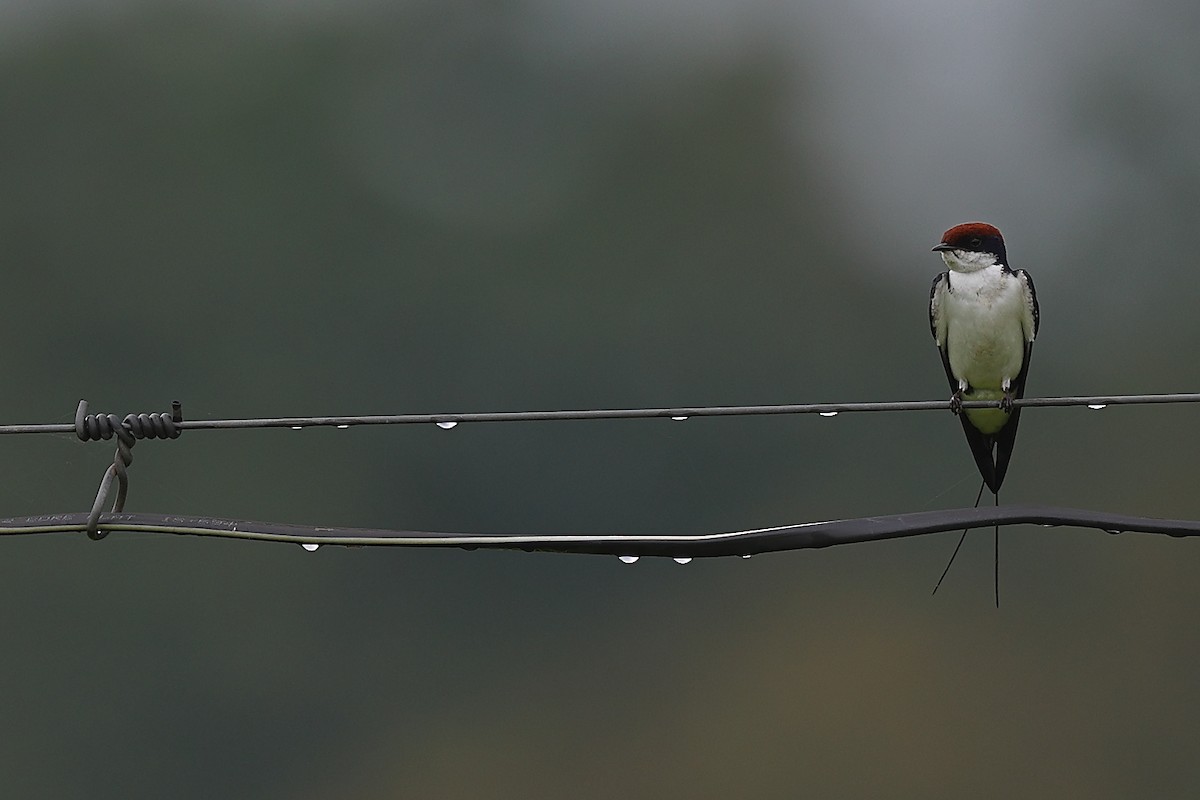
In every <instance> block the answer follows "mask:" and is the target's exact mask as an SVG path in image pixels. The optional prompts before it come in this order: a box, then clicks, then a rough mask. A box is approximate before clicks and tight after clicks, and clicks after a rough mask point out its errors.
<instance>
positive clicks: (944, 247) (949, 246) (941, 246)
mask: <svg viewBox="0 0 1200 800" xmlns="http://www.w3.org/2000/svg"><path fill="white" fill-rule="evenodd" d="M953 249H954V245H952V244H946V243H945V242H942V243H941V244H939V245H938V246H937V247H935V248H933V252H935V253H942V252H945V251H947V250H953Z"/></svg>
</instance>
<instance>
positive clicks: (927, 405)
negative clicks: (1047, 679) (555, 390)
mask: <svg viewBox="0 0 1200 800" xmlns="http://www.w3.org/2000/svg"><path fill="white" fill-rule="evenodd" d="M1162 403H1200V393H1195V392H1193V393H1174V394H1120V395H1091V396H1071V397H1027V398H1024V399H1022V400H1016V401H1014V402H1013V405H1014V406H1016V407H1020V408H1044V407H1048V406H1059V407H1061V406H1089V407H1091V408H1103V407H1104V406H1118V405H1150V404H1162ZM999 406H1000V404H999V402H998V401H985V400H970V401H965V402H964V403H963V404H962V407H963V408H999ZM949 408H950V401H949V400H911V401H895V402H868V403H793V404H787V405H754V406H677V407H673V408H612V409H583V410H568V411H487V412H471V413H440V414H365V415H350V416H310V417H251V418H246V419H193V420H183V421H180V422H176V423H175V427H176V428H177V429H179V430H218V429H231V428H234V429H236V428H312V427H340V428H348V427H351V426H354V425H418V424H423V423H437V424H440V425H442V426H443V427H453V426H454V425H457V424H459V423H464V422H541V421H550V420H584V419H652V418H662V417H666V418H670V419H685V418H688V417H736V416H765V415H778V414H823V415H825V416H833V415H836V414H852V413H861V412H872V411H939V410H940V411H946V410H948V409H949ZM75 432H76V426H75V424H74V423H33V424H11V425H0V435H2V434H28V433H32V434H37V433H75Z"/></svg>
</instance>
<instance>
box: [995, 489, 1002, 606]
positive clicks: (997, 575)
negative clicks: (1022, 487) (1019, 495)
mask: <svg viewBox="0 0 1200 800" xmlns="http://www.w3.org/2000/svg"><path fill="white" fill-rule="evenodd" d="M1001 477H1003V476H1001ZM992 496H993V497H994V498H995V499H996V506H997V507H999V505H1000V493H999V492H996V493H995V494H993V495H992ZM992 547H993V550H994V552H993V554H992V585H993V586H994V587H995V589H996V608H999V607H1000V526H999V525H997V526H996V527H994V528H992Z"/></svg>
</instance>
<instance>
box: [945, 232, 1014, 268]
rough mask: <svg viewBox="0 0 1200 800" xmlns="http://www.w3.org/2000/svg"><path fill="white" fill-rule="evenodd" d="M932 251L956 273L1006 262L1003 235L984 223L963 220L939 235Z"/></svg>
mask: <svg viewBox="0 0 1200 800" xmlns="http://www.w3.org/2000/svg"><path fill="white" fill-rule="evenodd" d="M933 249H934V252H938V253H941V254H942V261H945V262H946V266H947V267H949V268H950V269H952V270H955V271H957V272H975V271H977V270H981V269H986V268H987V267H993V266H995V265H996V264H1007V263H1008V256H1007V255H1006V254H1005V252H1004V237H1003V236H1001V235H1000V231H999V229H997V228H996V227H995V226H994V225H988V224H987V223H986V222H964V223H963V224H961V225H955V226H954V227H953V228H951V229H950V230H948V231H946V232H945V233H943V234H942V241H941V243H940V244H938V246H937V247H935V248H933Z"/></svg>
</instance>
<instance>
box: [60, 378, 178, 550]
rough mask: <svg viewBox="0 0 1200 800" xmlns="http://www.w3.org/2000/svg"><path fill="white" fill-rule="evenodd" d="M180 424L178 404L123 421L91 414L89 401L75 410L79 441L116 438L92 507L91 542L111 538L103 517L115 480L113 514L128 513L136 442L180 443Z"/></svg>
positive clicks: (110, 416)
mask: <svg viewBox="0 0 1200 800" xmlns="http://www.w3.org/2000/svg"><path fill="white" fill-rule="evenodd" d="M180 422H183V406H182V404H181V403H180V402H179V401H178V400H175V401H173V402H172V403H171V410H170V412H157V413H154V414H126V415H125V416H124V417H123V418H122V417H118V416H117V415H116V414H89V413H88V402H87V400H80V401H79V405H78V406H77V407H76V409H75V435H76V436H78V437H79V439H80V441H83V442H93V441H100V440H101V439H104V440H108V439H111V438H113V436H116V437H117V452H116V453H114V454H113V463H112V464H110V465H109V467H108V469H106V470H105V471H104V477H103V478H101V479H100V488H99V489H98V490H97V491H96V499H95V501H94V502H93V503H92V510H91V513H89V514H88V519H87V535H88V538H89V539H92V540H93V541H99V540H100V539H103V538H104V537H105V536H107V535H108V532H107V531H102V530H100V514H101V513H102V512H103V510H104V504H105V501H107V500H108V497H109V495H110V494H112V483H113V480H114V479H115V480H116V481H117V496H116V498H115V499H114V500H113V504H112V508H111V509H110V513H113V514H116V513H119V512H121V511H123V510H124V509H125V498H126V496H127V495H128V494H129V474H128V471H127V470H128V467H129V465H130V464H132V463H133V446H134V444H136V443H137V440H138V439H178V438H179V434H180V433H182V428H180V427H179V426H178V425H177V423H180Z"/></svg>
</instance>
